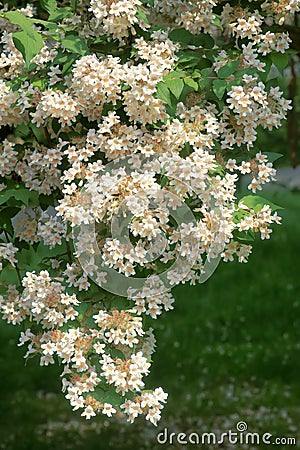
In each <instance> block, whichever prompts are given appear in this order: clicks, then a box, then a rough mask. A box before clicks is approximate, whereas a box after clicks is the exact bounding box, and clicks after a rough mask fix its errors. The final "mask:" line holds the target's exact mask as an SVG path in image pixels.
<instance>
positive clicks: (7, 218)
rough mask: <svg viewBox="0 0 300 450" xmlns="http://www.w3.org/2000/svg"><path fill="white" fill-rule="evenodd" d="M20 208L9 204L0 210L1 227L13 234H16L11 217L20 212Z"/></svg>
mask: <svg viewBox="0 0 300 450" xmlns="http://www.w3.org/2000/svg"><path fill="white" fill-rule="evenodd" d="M19 211H20V208H17V207H14V206H9V207H7V208H4V209H2V210H1V212H0V228H2V230H5V231H8V232H9V233H10V234H11V235H13V234H14V229H13V226H12V223H11V219H12V218H13V217H14V216H16V215H17V214H18V212H19Z"/></svg>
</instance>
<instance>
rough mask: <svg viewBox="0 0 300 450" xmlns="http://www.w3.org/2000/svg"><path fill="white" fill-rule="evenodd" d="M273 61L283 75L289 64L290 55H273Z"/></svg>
mask: <svg viewBox="0 0 300 450" xmlns="http://www.w3.org/2000/svg"><path fill="white" fill-rule="evenodd" d="M270 56H271V61H272V63H273V64H274V66H276V67H277V69H278V70H279V72H280V73H281V74H282V75H283V72H284V69H285V68H286V67H287V65H288V64H289V55H287V54H286V53H277V52H276V53H275V52H274V53H271V55H270Z"/></svg>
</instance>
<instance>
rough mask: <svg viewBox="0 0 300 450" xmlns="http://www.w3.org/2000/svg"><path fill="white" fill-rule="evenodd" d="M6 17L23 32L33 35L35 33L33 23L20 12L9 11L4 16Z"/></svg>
mask: <svg viewBox="0 0 300 450" xmlns="http://www.w3.org/2000/svg"><path fill="white" fill-rule="evenodd" d="M4 17H5V18H6V19H7V20H9V22H10V23H13V24H14V25H18V26H19V27H20V28H22V30H24V31H26V32H27V34H29V35H32V34H33V33H34V30H33V28H32V23H31V21H30V20H29V19H28V18H27V17H26V16H24V14H22V13H20V12H19V11H9V12H8V13H6V14H4Z"/></svg>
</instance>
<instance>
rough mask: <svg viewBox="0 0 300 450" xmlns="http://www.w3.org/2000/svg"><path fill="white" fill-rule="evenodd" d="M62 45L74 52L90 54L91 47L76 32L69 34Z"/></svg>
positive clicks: (83, 54) (82, 54)
mask: <svg viewBox="0 0 300 450" xmlns="http://www.w3.org/2000/svg"><path fill="white" fill-rule="evenodd" d="M61 44H62V46H63V47H64V48H65V49H66V50H69V51H70V52H72V53H76V54H78V55H81V56H85V55H88V54H89V48H88V46H87V44H86V42H85V41H84V40H83V39H81V37H79V36H78V35H76V34H68V35H67V36H66V37H65V38H64V39H63V40H62V42H61Z"/></svg>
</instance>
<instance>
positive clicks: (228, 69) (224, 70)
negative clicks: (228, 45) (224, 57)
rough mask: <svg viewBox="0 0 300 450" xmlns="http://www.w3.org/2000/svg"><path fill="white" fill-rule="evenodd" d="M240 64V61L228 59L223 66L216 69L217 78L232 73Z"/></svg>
mask: <svg viewBox="0 0 300 450" xmlns="http://www.w3.org/2000/svg"><path fill="white" fill-rule="evenodd" d="M239 65H240V61H229V62H228V63H227V64H226V65H225V66H223V67H220V69H219V70H218V77H219V78H228V77H230V75H232V74H233V73H234V72H235V71H236V69H237V68H238V66H239Z"/></svg>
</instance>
